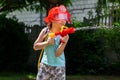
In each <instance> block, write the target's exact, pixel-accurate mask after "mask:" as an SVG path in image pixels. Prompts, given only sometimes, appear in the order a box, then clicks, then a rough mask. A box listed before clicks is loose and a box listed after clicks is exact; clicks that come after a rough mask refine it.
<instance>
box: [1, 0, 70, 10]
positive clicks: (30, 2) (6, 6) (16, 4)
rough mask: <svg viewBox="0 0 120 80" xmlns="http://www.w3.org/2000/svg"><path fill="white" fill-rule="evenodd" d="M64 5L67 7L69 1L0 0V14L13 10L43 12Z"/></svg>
mask: <svg viewBox="0 0 120 80" xmlns="http://www.w3.org/2000/svg"><path fill="white" fill-rule="evenodd" d="M60 4H64V5H66V6H68V5H69V4H71V1H70V0H0V12H4V11H7V12H10V11H14V10H21V9H23V8H25V9H27V10H36V11H43V10H47V11H48V10H49V9H50V8H52V7H54V6H57V5H60Z"/></svg>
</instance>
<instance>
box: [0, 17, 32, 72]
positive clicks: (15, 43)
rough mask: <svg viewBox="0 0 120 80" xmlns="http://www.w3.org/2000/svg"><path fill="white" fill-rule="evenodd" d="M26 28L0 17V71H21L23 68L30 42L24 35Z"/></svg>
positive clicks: (14, 21) (15, 21)
mask: <svg viewBox="0 0 120 80" xmlns="http://www.w3.org/2000/svg"><path fill="white" fill-rule="evenodd" d="M25 27H26V26H25V25H24V24H23V23H18V21H17V20H13V19H7V18H5V15H0V65H1V66H0V71H4V70H5V71H21V70H22V69H23V68H25V65H26V62H27V59H28V56H29V53H30V45H31V43H30V41H29V40H28V36H27V34H25V33H24V28H25Z"/></svg>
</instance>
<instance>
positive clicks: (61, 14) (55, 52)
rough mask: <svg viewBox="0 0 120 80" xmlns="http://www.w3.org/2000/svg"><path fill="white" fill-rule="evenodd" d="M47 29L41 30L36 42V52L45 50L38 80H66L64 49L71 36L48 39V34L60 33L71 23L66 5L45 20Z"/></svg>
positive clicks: (55, 10)
mask: <svg viewBox="0 0 120 80" xmlns="http://www.w3.org/2000/svg"><path fill="white" fill-rule="evenodd" d="M45 22H46V23H47V27H45V28H44V29H42V30H41V32H40V34H39V36H38V38H37V40H36V41H35V42H34V46H33V48H34V50H40V49H44V52H43V56H42V59H41V62H40V67H39V69H38V73H37V78H36V80H65V77H66V75H65V56H64V49H65V47H66V44H67V42H68V40H69V36H68V35H66V36H64V37H61V36H60V35H57V36H55V37H54V38H47V34H49V33H51V32H52V33H55V32H59V31H60V30H61V27H62V26H64V25H65V24H66V22H70V14H69V13H68V11H67V9H66V7H65V6H64V5H60V6H57V7H54V8H52V9H51V10H50V11H49V13H48V16H47V17H46V18H45Z"/></svg>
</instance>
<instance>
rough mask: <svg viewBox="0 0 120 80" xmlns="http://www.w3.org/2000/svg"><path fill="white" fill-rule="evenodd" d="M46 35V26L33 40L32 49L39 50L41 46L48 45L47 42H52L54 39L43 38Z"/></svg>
mask: <svg viewBox="0 0 120 80" xmlns="http://www.w3.org/2000/svg"><path fill="white" fill-rule="evenodd" d="M46 37H47V33H46V28H44V29H43V30H42V31H41V32H40V34H39V36H38V38H37V39H36V41H35V42H34V45H33V49H34V50H40V49H42V48H44V47H45V46H47V45H49V44H54V39H48V40H45V41H44V39H45V38H46Z"/></svg>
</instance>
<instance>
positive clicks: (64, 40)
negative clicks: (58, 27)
mask: <svg viewBox="0 0 120 80" xmlns="http://www.w3.org/2000/svg"><path fill="white" fill-rule="evenodd" d="M68 40H69V35H66V36H64V37H61V43H67V42H68Z"/></svg>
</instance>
